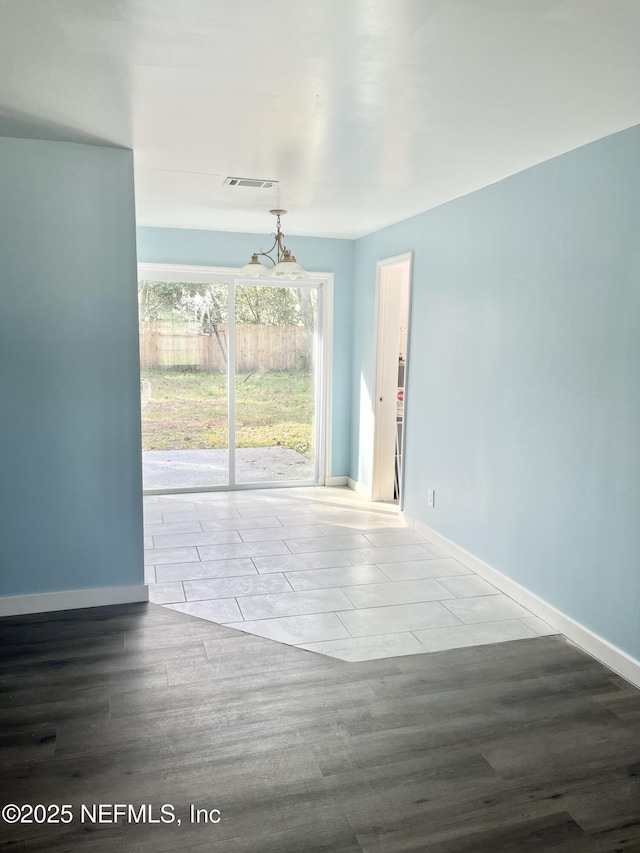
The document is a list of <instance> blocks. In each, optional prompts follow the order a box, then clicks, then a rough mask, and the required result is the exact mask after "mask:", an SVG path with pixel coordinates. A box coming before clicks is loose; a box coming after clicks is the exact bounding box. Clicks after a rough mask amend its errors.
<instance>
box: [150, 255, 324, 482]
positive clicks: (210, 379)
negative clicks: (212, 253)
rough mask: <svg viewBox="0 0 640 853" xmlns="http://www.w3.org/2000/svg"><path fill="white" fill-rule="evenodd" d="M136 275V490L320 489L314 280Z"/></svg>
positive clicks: (160, 269)
mask: <svg viewBox="0 0 640 853" xmlns="http://www.w3.org/2000/svg"><path fill="white" fill-rule="evenodd" d="M234 273H235V276H234ZM139 276H140V281H139V287H138V295H139V321H140V364H141V401H142V443H143V487H144V490H145V492H146V493H147V494H154V493H156V494H157V493H163V492H186V491H209V490H215V489H230V488H231V489H233V488H250V487H256V486H275V485H316V484H318V483H320V482H321V481H324V464H325V459H324V443H325V429H324V422H325V396H326V389H325V385H326V382H325V371H324V362H325V358H324V356H325V350H326V335H325V334H324V329H323V326H324V323H323V320H324V301H325V295H326V289H327V287H326V286H327V280H326V278H325V279H323V278H320V277H314V278H312V279H311V280H310V281H306V280H305V281H299V280H297V281H289V280H283V279H282V278H279V279H260V280H259V281H256V280H255V279H249V280H247V279H239V278H237V271H233V270H230V271H228V272H225V271H223V270H219V269H218V270H215V269H208V268H195V267H166V266H164V265H149V264H141V265H140V273H139Z"/></svg>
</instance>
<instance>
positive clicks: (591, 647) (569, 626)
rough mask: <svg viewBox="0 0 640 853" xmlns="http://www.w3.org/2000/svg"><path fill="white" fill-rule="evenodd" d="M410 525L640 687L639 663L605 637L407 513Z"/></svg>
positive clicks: (406, 516)
mask: <svg viewBox="0 0 640 853" xmlns="http://www.w3.org/2000/svg"><path fill="white" fill-rule="evenodd" d="M404 516H405V518H406V520H407V523H408V524H409V526H410V527H412V528H413V529H414V530H415V531H416V532H417V533H419V534H420V535H421V536H424V537H425V539H428V540H429V541H430V542H433V544H434V545H437V546H438V547H439V548H442V550H443V551H446V552H447V553H448V554H450V555H451V556H452V557H454V558H455V559H456V560H458V561H459V562H461V563H462V564H463V565H465V566H467V567H468V568H470V569H472V570H473V571H474V572H476V573H477V574H478V575H480V577H483V578H484V579H485V580H488V581H489V582H490V583H492V584H493V585H494V586H497V587H498V589H500V590H502V592H504V593H505V594H506V595H508V596H509V597H510V598H512V599H513V600H514V601H517V602H518V604H521V605H522V606H523V607H526V608H527V610H530V611H531V612H532V613H533V614H534V615H535V616H539V617H540V619H543V620H544V621H545V622H547V623H548V624H549V625H551V627H552V628H555V629H556V630H557V631H558V632H559V633H561V634H564V636H565V637H567V639H569V640H571V642H572V643H575V644H576V646H579V647H580V648H581V649H583V650H584V651H585V652H587V653H588V654H590V655H591V656H592V657H594V658H596V660H599V661H600V662H601V663H603V664H605V666H608V667H609V669H612V670H613V671H614V672H617V673H618V675H621V676H622V677H623V678H626V680H627V681H630V682H631V683H632V684H634V685H635V686H636V687H640V661H639V660H636V658H634V657H631V655H629V654H627V652H625V651H623V650H622V649H619V648H618V647H617V646H614V645H613V644H612V643H610V642H609V641H608V640H605V639H604V637H600V636H599V635H598V634H595V633H594V632H593V631H591V630H590V629H589V628H585V626H584V625H581V624H580V622H576V620H575V619H572V618H571V617H570V616H567V615H566V614H565V613H563V612H562V611H561V610H558V609H557V607H554V606H553V605H552V604H549V602H547V601H545V600H544V599H543V598H540V596H538V595H536V594H535V593H533V592H531V591H530V590H528V589H526V587H524V586H521V585H520V584H519V583H518V582H517V581H514V580H512V579H511V578H510V577H507V575H504V574H503V573H502V572H500V571H498V569H494V568H493V566H490V565H489V564H488V563H485V562H484V561H483V560H481V559H480V558H479V557H476V556H474V555H473V554H471V553H470V552H469V551H466V550H465V549H464V548H461V547H460V546H459V545H456V544H455V542H452V541H451V540H450V539H447V538H446V537H445V536H442V535H441V534H440V533H438V532H437V531H435V530H432V529H431V528H430V527H427V525H426V524H423V523H422V522H421V521H417V520H416V519H414V518H411V516H409V515H407V514H406V513H404Z"/></svg>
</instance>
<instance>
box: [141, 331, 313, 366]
mask: <svg viewBox="0 0 640 853" xmlns="http://www.w3.org/2000/svg"><path fill="white" fill-rule="evenodd" d="M217 331H218V334H217V335H216V333H215V330H214V329H212V330H211V332H210V333H209V332H207V334H202V333H201V332H199V331H197V330H194V331H190V330H186V329H180V330H176V328H175V326H172V324H171V323H166V322H157V323H152V322H147V321H143V322H141V323H140V366H141V368H142V369H143V370H150V369H154V368H164V369H169V368H171V367H189V368H191V369H192V370H225V369H226V362H225V356H226V353H227V348H228V341H229V332H228V326H227V325H222V324H221V325H219V326H218V327H217ZM311 350H312V340H311V336H310V334H309V333H308V332H307V330H306V329H305V328H303V327H302V326H239V325H238V326H236V369H237V370H239V371H248V370H301V369H306V368H307V367H308V366H309V364H310V359H311Z"/></svg>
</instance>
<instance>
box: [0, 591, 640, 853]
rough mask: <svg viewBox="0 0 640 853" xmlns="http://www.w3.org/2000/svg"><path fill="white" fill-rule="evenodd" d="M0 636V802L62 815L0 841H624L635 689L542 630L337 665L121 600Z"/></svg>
mask: <svg viewBox="0 0 640 853" xmlns="http://www.w3.org/2000/svg"><path fill="white" fill-rule="evenodd" d="M0 644H1V651H0V663H1V672H0V772H1V779H0V800H2V804H4V803H16V804H18V805H22V804H24V803H30V804H36V803H45V804H47V803H58V804H63V803H69V804H71V805H72V806H73V809H74V814H75V817H74V821H73V823H71V824H69V825H57V826H56V825H53V826H47V825H40V824H35V825H34V824H32V825H20V824H16V825H8V824H6V823H0V847H2V849H3V850H9V851H29V852H30V853H38V851H50V853H62V851H65V853H71V851H87V853H103V851H105V853H107V851H108V853H113V851H116V853H119V851H125V852H126V853H147V851H149V853H150V851H153V853H163V851H170V852H171V853H178V852H179V851H180V853H186V851H190V853H205V851H212V853H363V851H364V853H413V851H429V852H430V853H431V851H432V853H483V851H491V853H503V851H504V853H507V851H509V853H511V851H514V853H515V851H544V853H570V852H571V853H574V851H575V853H577V851H580V853H582V851H585V853H605V852H606V851H626V852H627V853H630V852H631V851H640V692H639V691H637V690H635V689H634V688H632V687H630V686H629V685H627V684H626V683H625V682H624V681H623V680H622V679H621V678H619V677H618V676H615V675H614V674H612V673H611V672H610V671H608V670H607V669H606V668H605V667H603V666H602V665H600V664H599V663H597V662H596V661H594V660H592V659H591V658H589V657H588V656H587V655H585V654H584V653H582V652H581V651H579V650H578V649H576V648H574V647H573V646H571V645H570V644H568V643H567V642H565V641H563V640H562V639H560V638H557V637H545V638H537V639H532V640H521V641H517V642H510V643H503V644H500V645H494V646H481V647H475V648H470V649H461V650H456V651H447V652H439V653H436V654H424V655H416V656H414V657H402V658H395V659H389V660H377V661H370V662H366V663H344V662H342V661H338V660H334V659H331V658H328V657H324V656H320V655H315V654H313V653H312V652H305V651H302V650H300V649H295V648H292V647H289V646H283V645H279V644H277V643H273V642H270V641H268V640H263V639H261V638H258V637H253V636H250V635H248V634H241V633H239V632H236V631H233V630H231V629H227V628H223V627H221V626H217V625H214V624H211V623H209V622H204V621H201V620H198V619H195V618H192V617H189V616H185V615H183V614H179V613H174V612H172V611H169V610H166V609H164V608H161V607H156V606H154V605H126V606H122V607H110V608H101V609H93V610H83V611H68V612H65V613H57V614H50V615H47V614H42V615H36V616H28V617H13V618H9V619H3V620H0ZM82 803H84V804H87V805H90V804H94V803H105V804H114V803H124V804H126V803H131V804H133V805H134V806H136V807H139V806H140V805H142V804H149V805H150V806H152V808H153V811H152V815H153V817H154V818H156V819H157V818H158V815H159V811H158V810H159V808H160V806H161V805H162V804H172V805H174V806H175V813H176V816H177V817H179V818H180V820H181V825H180V826H178V825H177V823H174V824H172V825H164V824H135V823H131V822H128V821H127V820H119V821H118V822H117V823H115V824H113V823H105V824H102V825H92V824H90V823H87V822H85V823H82V822H81V821H80V819H79V811H80V805H81V804H82ZM191 803H193V804H194V805H195V806H196V807H197V808H198V809H207V810H211V809H219V810H220V813H221V821H220V823H218V824H215V825H214V824H203V823H199V824H193V823H190V822H189V804H191Z"/></svg>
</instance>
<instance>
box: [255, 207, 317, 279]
mask: <svg viewBox="0 0 640 853" xmlns="http://www.w3.org/2000/svg"><path fill="white" fill-rule="evenodd" d="M286 212H287V211H286V210H270V211H269V213H272V214H273V215H274V216H275V217H276V233H275V234H272V235H271V236H272V237H273V245H272V246H271V248H270V249H268V250H267V251H266V252H264V251H260V252H254V253H253V255H251V260H250V261H249V263H248V264H245V266H243V267H242V269H241V270H240V275H242V276H252V277H258V276H272V275H278V276H283V277H286V278H309V274H308V273H307V272H305V270H303V269H302V267H301V266H300V264H299V263H298V262H297V261H296V259H295V256H294V255H292V254H291V252H290V251H289V249H287V247H286V246H285V245H284V234H283V233H282V231H281V230H280V217H281V216H284V215H285V213H286ZM274 252H275V255H274ZM261 257H262V258H268V259H269V260H270V261H271V263H272V264H273V267H271V269H270V268H269V267H267V266H265V264H263V263H262V261H261V260H260V258H261Z"/></svg>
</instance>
